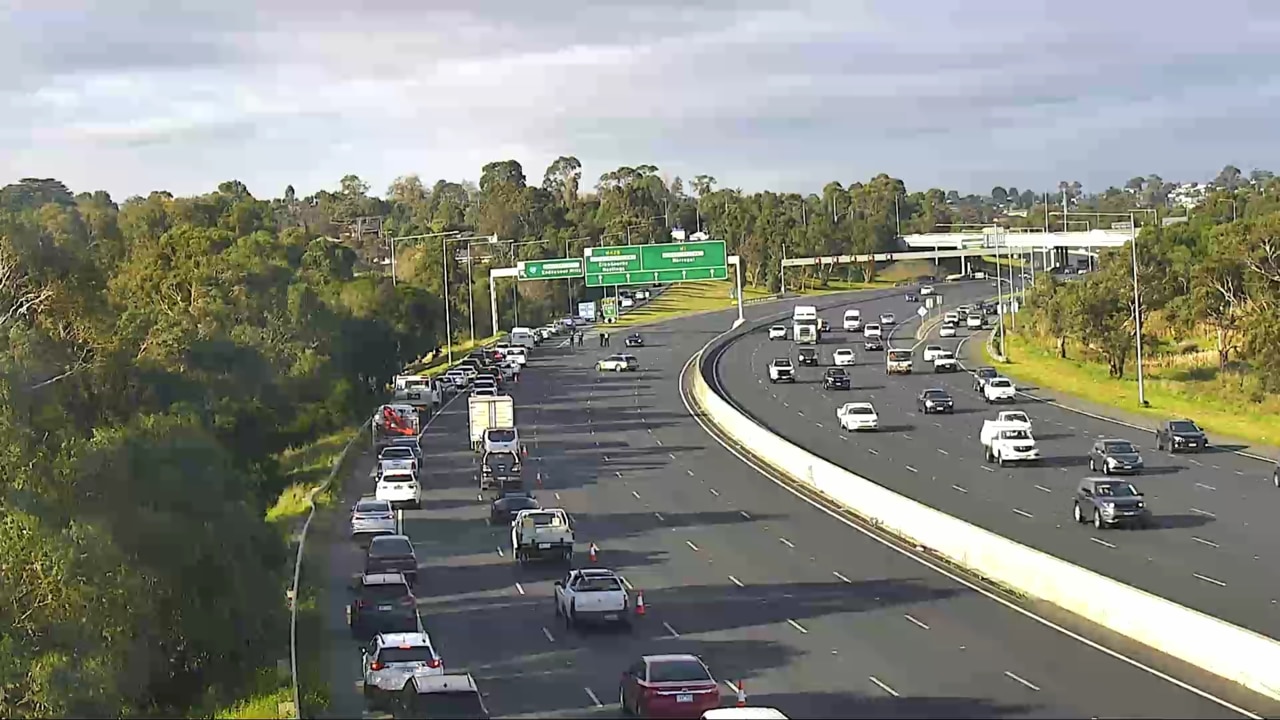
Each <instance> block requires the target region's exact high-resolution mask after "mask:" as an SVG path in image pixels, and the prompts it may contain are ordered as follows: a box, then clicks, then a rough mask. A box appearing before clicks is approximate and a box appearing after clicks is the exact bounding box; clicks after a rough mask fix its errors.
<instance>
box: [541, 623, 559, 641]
mask: <svg viewBox="0 0 1280 720" xmlns="http://www.w3.org/2000/svg"><path fill="white" fill-rule="evenodd" d="M542 634H543V635H544V636H546V638H547V642H555V641H556V639H555V636H553V635H552V634H551V631H550V630H548V629H546V628H545V627H544V628H542Z"/></svg>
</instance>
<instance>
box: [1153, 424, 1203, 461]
mask: <svg viewBox="0 0 1280 720" xmlns="http://www.w3.org/2000/svg"><path fill="white" fill-rule="evenodd" d="M1207 447H1209V438H1208V437H1206V436H1205V434H1204V431H1203V430H1201V429H1200V426H1198V425H1196V424H1195V423H1193V422H1191V421H1190V420H1167V421H1165V422H1164V423H1161V425H1160V429H1158V430H1156V449H1157V450H1168V451H1169V452H1171V453H1172V452H1178V451H1180V450H1190V451H1192V452H1199V451H1201V450H1204V449H1205V448H1207Z"/></svg>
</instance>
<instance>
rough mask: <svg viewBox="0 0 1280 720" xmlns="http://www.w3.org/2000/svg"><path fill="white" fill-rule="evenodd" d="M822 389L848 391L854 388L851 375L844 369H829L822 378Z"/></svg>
mask: <svg viewBox="0 0 1280 720" xmlns="http://www.w3.org/2000/svg"><path fill="white" fill-rule="evenodd" d="M822 387H823V389H824V390H848V389H849V388H850V387H852V382H851V380H850V379H849V373H847V372H845V370H844V368H838V367H833V368H827V372H826V373H825V374H823V376H822Z"/></svg>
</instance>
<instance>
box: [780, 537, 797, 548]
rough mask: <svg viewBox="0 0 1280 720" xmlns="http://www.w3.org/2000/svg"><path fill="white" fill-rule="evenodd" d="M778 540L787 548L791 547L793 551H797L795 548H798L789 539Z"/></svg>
mask: <svg viewBox="0 0 1280 720" xmlns="http://www.w3.org/2000/svg"><path fill="white" fill-rule="evenodd" d="M778 539H779V540H781V541H782V544H783V545H786V546H787V547H789V548H791V549H793V550H794V549H795V547H796V546H795V544H794V543H792V542H791V541H790V540H788V539H786V538H778Z"/></svg>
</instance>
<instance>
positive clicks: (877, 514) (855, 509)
mask: <svg viewBox="0 0 1280 720" xmlns="http://www.w3.org/2000/svg"><path fill="white" fill-rule="evenodd" d="M760 326H761V323H759V322H757V323H749V324H747V325H744V326H742V327H741V328H738V329H736V330H732V331H729V332H727V333H724V334H722V335H721V336H719V337H718V338H716V339H714V340H712V341H711V342H710V343H708V344H707V346H706V347H704V348H703V349H702V350H701V351H700V352H699V353H698V354H696V355H695V356H694V357H693V358H691V359H690V361H691V363H693V364H695V367H694V368H693V371H692V372H691V373H689V375H690V376H691V377H690V385H691V388H690V390H689V394H690V395H691V396H692V400H693V401H694V403H696V405H697V406H698V410H699V415H700V417H701V418H702V419H705V420H706V421H707V422H709V423H710V424H711V425H713V426H714V428H715V429H716V430H717V432H718V433H719V434H721V435H723V436H724V437H725V438H726V439H727V440H728V441H730V442H732V443H733V444H734V445H736V446H737V447H738V448H739V449H741V450H742V451H743V452H744V453H746V454H747V455H749V456H751V457H752V458H754V459H756V460H759V461H760V462H761V464H763V465H765V466H768V467H770V468H773V469H774V470H776V471H777V473H779V474H780V475H781V476H783V477H785V478H786V479H787V480H788V481H790V482H793V483H796V484H799V485H800V486H803V487H804V488H805V489H807V490H809V491H810V492H812V493H814V494H816V495H818V496H821V497H823V498H825V499H826V500H828V501H829V502H831V503H832V504H834V505H836V506H839V507H843V508H845V509H846V510H848V511H849V512H851V513H853V514H854V515H856V516H859V517H860V518H862V519H863V520H864V521H865V522H866V523H867V524H869V525H871V526H873V527H875V528H877V529H878V530H882V531H886V532H888V533H889V534H891V535H893V536H896V537H897V538H900V539H901V540H903V541H904V542H905V543H906V544H908V546H909V547H915V548H917V549H919V550H921V551H922V552H924V553H925V554H927V555H931V556H935V557H938V558H940V559H943V560H945V561H947V562H950V563H953V564H955V565H957V566H959V567H961V568H964V569H965V570H967V571H969V572H971V573H973V574H975V575H977V576H979V577H983V578H985V579H987V580H990V581H992V582H994V583H996V584H998V585H1001V586H1003V587H1006V588H1010V589H1012V590H1013V591H1015V592H1018V593H1022V594H1025V595H1027V596H1030V597H1035V598H1039V599H1040V600H1043V601H1046V602H1049V603H1051V604H1053V605H1057V606H1058V607H1061V608H1063V609H1065V610H1067V611H1070V612H1072V613H1075V614H1076V615H1079V616H1082V617H1085V618H1088V619H1089V620H1091V621H1093V622H1094V623H1097V624H1099V625H1101V626H1103V627H1105V628H1107V629H1109V630H1112V631H1114V632H1117V633H1119V634H1121V635H1124V636H1126V637H1128V638H1130V639H1132V640H1136V641H1138V642H1140V643H1142V644H1144V645H1147V646H1149V647H1151V648H1154V649H1156V650H1158V651H1160V652H1163V653H1166V654H1168V655H1171V656H1173V657H1175V658H1178V659H1180V660H1182V661H1184V662H1187V663H1190V664H1192V665H1194V666H1196V667H1199V668H1201V669H1203V670H1205V671H1208V672H1210V673H1213V674H1215V675H1218V676H1219V677H1223V678H1226V679H1228V680H1231V681H1234V682H1236V683H1239V684H1240V685H1243V686H1244V687H1246V688H1248V689H1250V690H1252V691H1254V692H1256V693H1259V694H1261V695H1264V696H1266V697H1269V698H1271V699H1273V700H1280V642H1277V641H1276V640H1273V639H1272V638H1269V637H1266V636H1264V635H1261V634H1259V633H1256V632H1253V631H1251V630H1248V629H1245V628H1242V627H1239V626H1236V625H1232V624H1231V623H1228V622H1226V621H1224V620H1220V619H1218V618H1215V617H1212V616H1210V615H1207V614H1204V613H1201V612H1199V611H1196V610H1193V609H1191V608H1188V607H1184V606H1182V605H1179V604H1177V603H1174V602H1172V601H1170V600H1166V599H1164V598H1161V597H1158V596H1156V595H1152V594H1150V593H1148V592H1145V591H1143V590H1139V589H1138V588H1135V587H1132V586H1130V585H1126V584H1124V583H1122V582H1119V581H1117V580H1113V579H1111V578H1108V577H1106V576H1104V575H1101V574H1099V573H1096V572H1093V571H1091V570H1088V569H1085V568H1082V567H1079V566H1077V565H1073V564H1071V563H1069V562H1067V561H1065V560H1062V559H1060V558H1057V557H1054V556H1053V555H1050V554H1048V553H1045V552H1041V551H1039V550H1036V549H1034V548H1031V547H1028V546H1026V545H1022V544H1020V543H1017V542H1015V541H1013V540H1010V539H1008V538H1005V537H1002V536H1000V535H998V534H996V533H993V532H990V531H988V530H984V529H983V528H980V527H978V526H976V525H972V524H970V523H968V522H965V521H963V520H960V519H959V518H956V517H953V516H951V515H948V514H946V513H944V512H941V511H939V510H936V509H934V508H932V507H929V506H927V505H925V504H923V503H920V502H917V501H915V500H912V499H910V498H908V497H905V496H903V495H899V494H898V493H896V492H893V491H892V490H889V489H888V488H886V487H884V486H882V485H880V484H878V483H876V482H874V481H872V480H869V479H867V478H864V477H862V476H860V475H857V474H855V473H853V472H850V471H848V470H846V469H844V468H842V467H839V466H837V465H835V464H833V463H831V462H829V461H827V460H825V459H823V458H821V457H818V456H817V455H814V454H813V453H810V452H809V451H807V450H805V449H804V448H801V447H799V446H797V445H795V444H793V443H791V442H788V441H787V440H785V439H783V438H781V437H779V436H778V435H775V434H774V433H773V432H771V431H770V430H769V429H768V428H766V427H765V426H764V425H763V424H761V423H759V422H757V421H756V420H755V419H754V418H752V417H750V416H748V415H747V414H746V413H745V412H743V411H742V410H741V409H740V408H738V407H736V406H735V405H734V404H733V403H732V401H731V400H730V399H729V398H728V396H727V394H726V395H724V396H722V395H721V394H720V393H719V392H717V390H716V389H713V384H714V385H715V386H716V387H719V380H718V376H717V375H716V372H717V370H716V365H717V360H718V356H719V354H720V353H721V352H723V350H724V348H725V347H727V346H728V345H729V344H731V343H732V342H733V341H734V340H736V339H738V338H739V337H741V336H742V335H744V334H746V333H747V332H750V331H752V330H755V329H758V328H759V327H760Z"/></svg>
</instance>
